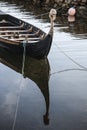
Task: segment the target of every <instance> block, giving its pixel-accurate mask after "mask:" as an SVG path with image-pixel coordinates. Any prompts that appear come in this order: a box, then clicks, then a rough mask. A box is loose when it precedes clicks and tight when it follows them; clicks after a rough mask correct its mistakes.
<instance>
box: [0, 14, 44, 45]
mask: <svg viewBox="0 0 87 130" xmlns="http://www.w3.org/2000/svg"><path fill="white" fill-rule="evenodd" d="M8 16H9V15H8ZM12 18H13V20H11V18H10V19H9V17H8V19H7V17H4V18H3V17H1V18H0V38H3V39H6V40H9V41H16V42H23V41H27V43H33V42H37V41H40V40H42V39H44V38H45V35H46V34H45V33H44V32H42V31H41V30H40V29H38V28H36V27H34V26H33V25H31V24H28V23H26V22H24V21H22V20H18V19H17V20H16V18H14V17H12ZM15 21H16V22H15Z"/></svg>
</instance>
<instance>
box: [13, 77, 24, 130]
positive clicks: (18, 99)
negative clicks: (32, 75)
mask: <svg viewBox="0 0 87 130" xmlns="http://www.w3.org/2000/svg"><path fill="white" fill-rule="evenodd" d="M23 83H24V78H23V77H22V78H21V81H20V86H19V92H18V98H17V103H16V110H15V115H14V120H13V126H12V130H14V129H15V124H16V119H17V113H18V105H19V101H20V94H21V91H22V87H23Z"/></svg>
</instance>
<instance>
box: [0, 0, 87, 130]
mask: <svg viewBox="0 0 87 130" xmlns="http://www.w3.org/2000/svg"><path fill="white" fill-rule="evenodd" d="M0 10H2V11H5V12H7V13H9V14H11V15H13V16H16V17H18V18H21V19H23V20H25V21H27V22H31V23H32V24H34V25H35V26H37V27H40V28H41V29H42V30H44V31H45V32H48V31H49V27H50V24H49V19H48V15H46V16H42V17H37V16H38V15H40V14H41V13H45V12H44V11H43V10H41V9H39V8H37V9H35V8H33V6H29V5H28V3H27V2H25V3H24V5H23V3H22V1H21V2H18V1H16V0H15V2H14V1H12V2H11V3H9V2H6V1H4V2H3V1H0ZM23 72H24V75H22V74H21V73H22V57H21V56H14V55H11V54H9V53H8V52H5V51H4V50H3V49H1V48H0V130H87V22H86V21H84V20H82V19H81V20H76V21H75V22H73V23H70V22H68V18H67V17H64V16H63V17H57V19H56V21H55V29H54V39H53V44H52V48H51V51H50V53H49V55H48V59H45V60H41V61H38V60H35V59H32V58H30V57H27V56H26V61H25V68H24V70H23Z"/></svg>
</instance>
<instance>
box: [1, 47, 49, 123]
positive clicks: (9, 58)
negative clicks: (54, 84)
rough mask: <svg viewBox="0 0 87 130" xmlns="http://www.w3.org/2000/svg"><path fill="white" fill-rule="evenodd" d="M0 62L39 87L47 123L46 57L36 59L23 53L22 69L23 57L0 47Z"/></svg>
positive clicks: (44, 119) (47, 67)
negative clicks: (43, 100)
mask: <svg viewBox="0 0 87 130" xmlns="http://www.w3.org/2000/svg"><path fill="white" fill-rule="evenodd" d="M0 62H1V63H3V64H4V65H6V66H8V67H9V68H11V69H13V70H14V71H16V72H18V73H20V74H22V71H24V72H23V74H24V75H23V76H24V78H29V79H31V80H32V81H34V82H35V83H36V84H37V86H38V88H39V89H40V91H41V93H42V95H43V96H44V99H45V104H46V112H45V114H44V115H43V122H44V124H45V125H48V124H49V102H50V101H49V71H50V66H49V62H48V59H42V60H36V59H33V58H31V57H29V56H26V55H25V63H24V70H23V68H22V67H23V57H22V56H21V55H14V54H12V53H11V52H8V51H7V50H5V49H4V48H0Z"/></svg>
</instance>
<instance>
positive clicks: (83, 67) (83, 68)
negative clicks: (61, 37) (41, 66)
mask: <svg viewBox="0 0 87 130" xmlns="http://www.w3.org/2000/svg"><path fill="white" fill-rule="evenodd" d="M55 45H56V47H57V48H58V49H59V50H60V52H61V53H63V54H64V55H65V56H66V57H67V58H68V59H69V60H71V61H72V62H73V63H75V64H76V65H78V66H79V67H80V68H82V69H80V70H84V71H87V68H86V67H85V66H83V65H81V64H79V63H78V62H76V61H75V60H73V59H72V58H71V57H70V56H69V55H67V54H66V53H65V52H64V51H63V50H62V49H61V47H59V46H58V45H57V44H56V43H55ZM68 70H69V69H68ZM78 70H79V69H78ZM63 71H65V70H63ZM63 71H58V72H54V73H52V74H55V73H60V72H63ZM52 74H51V75H52Z"/></svg>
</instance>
